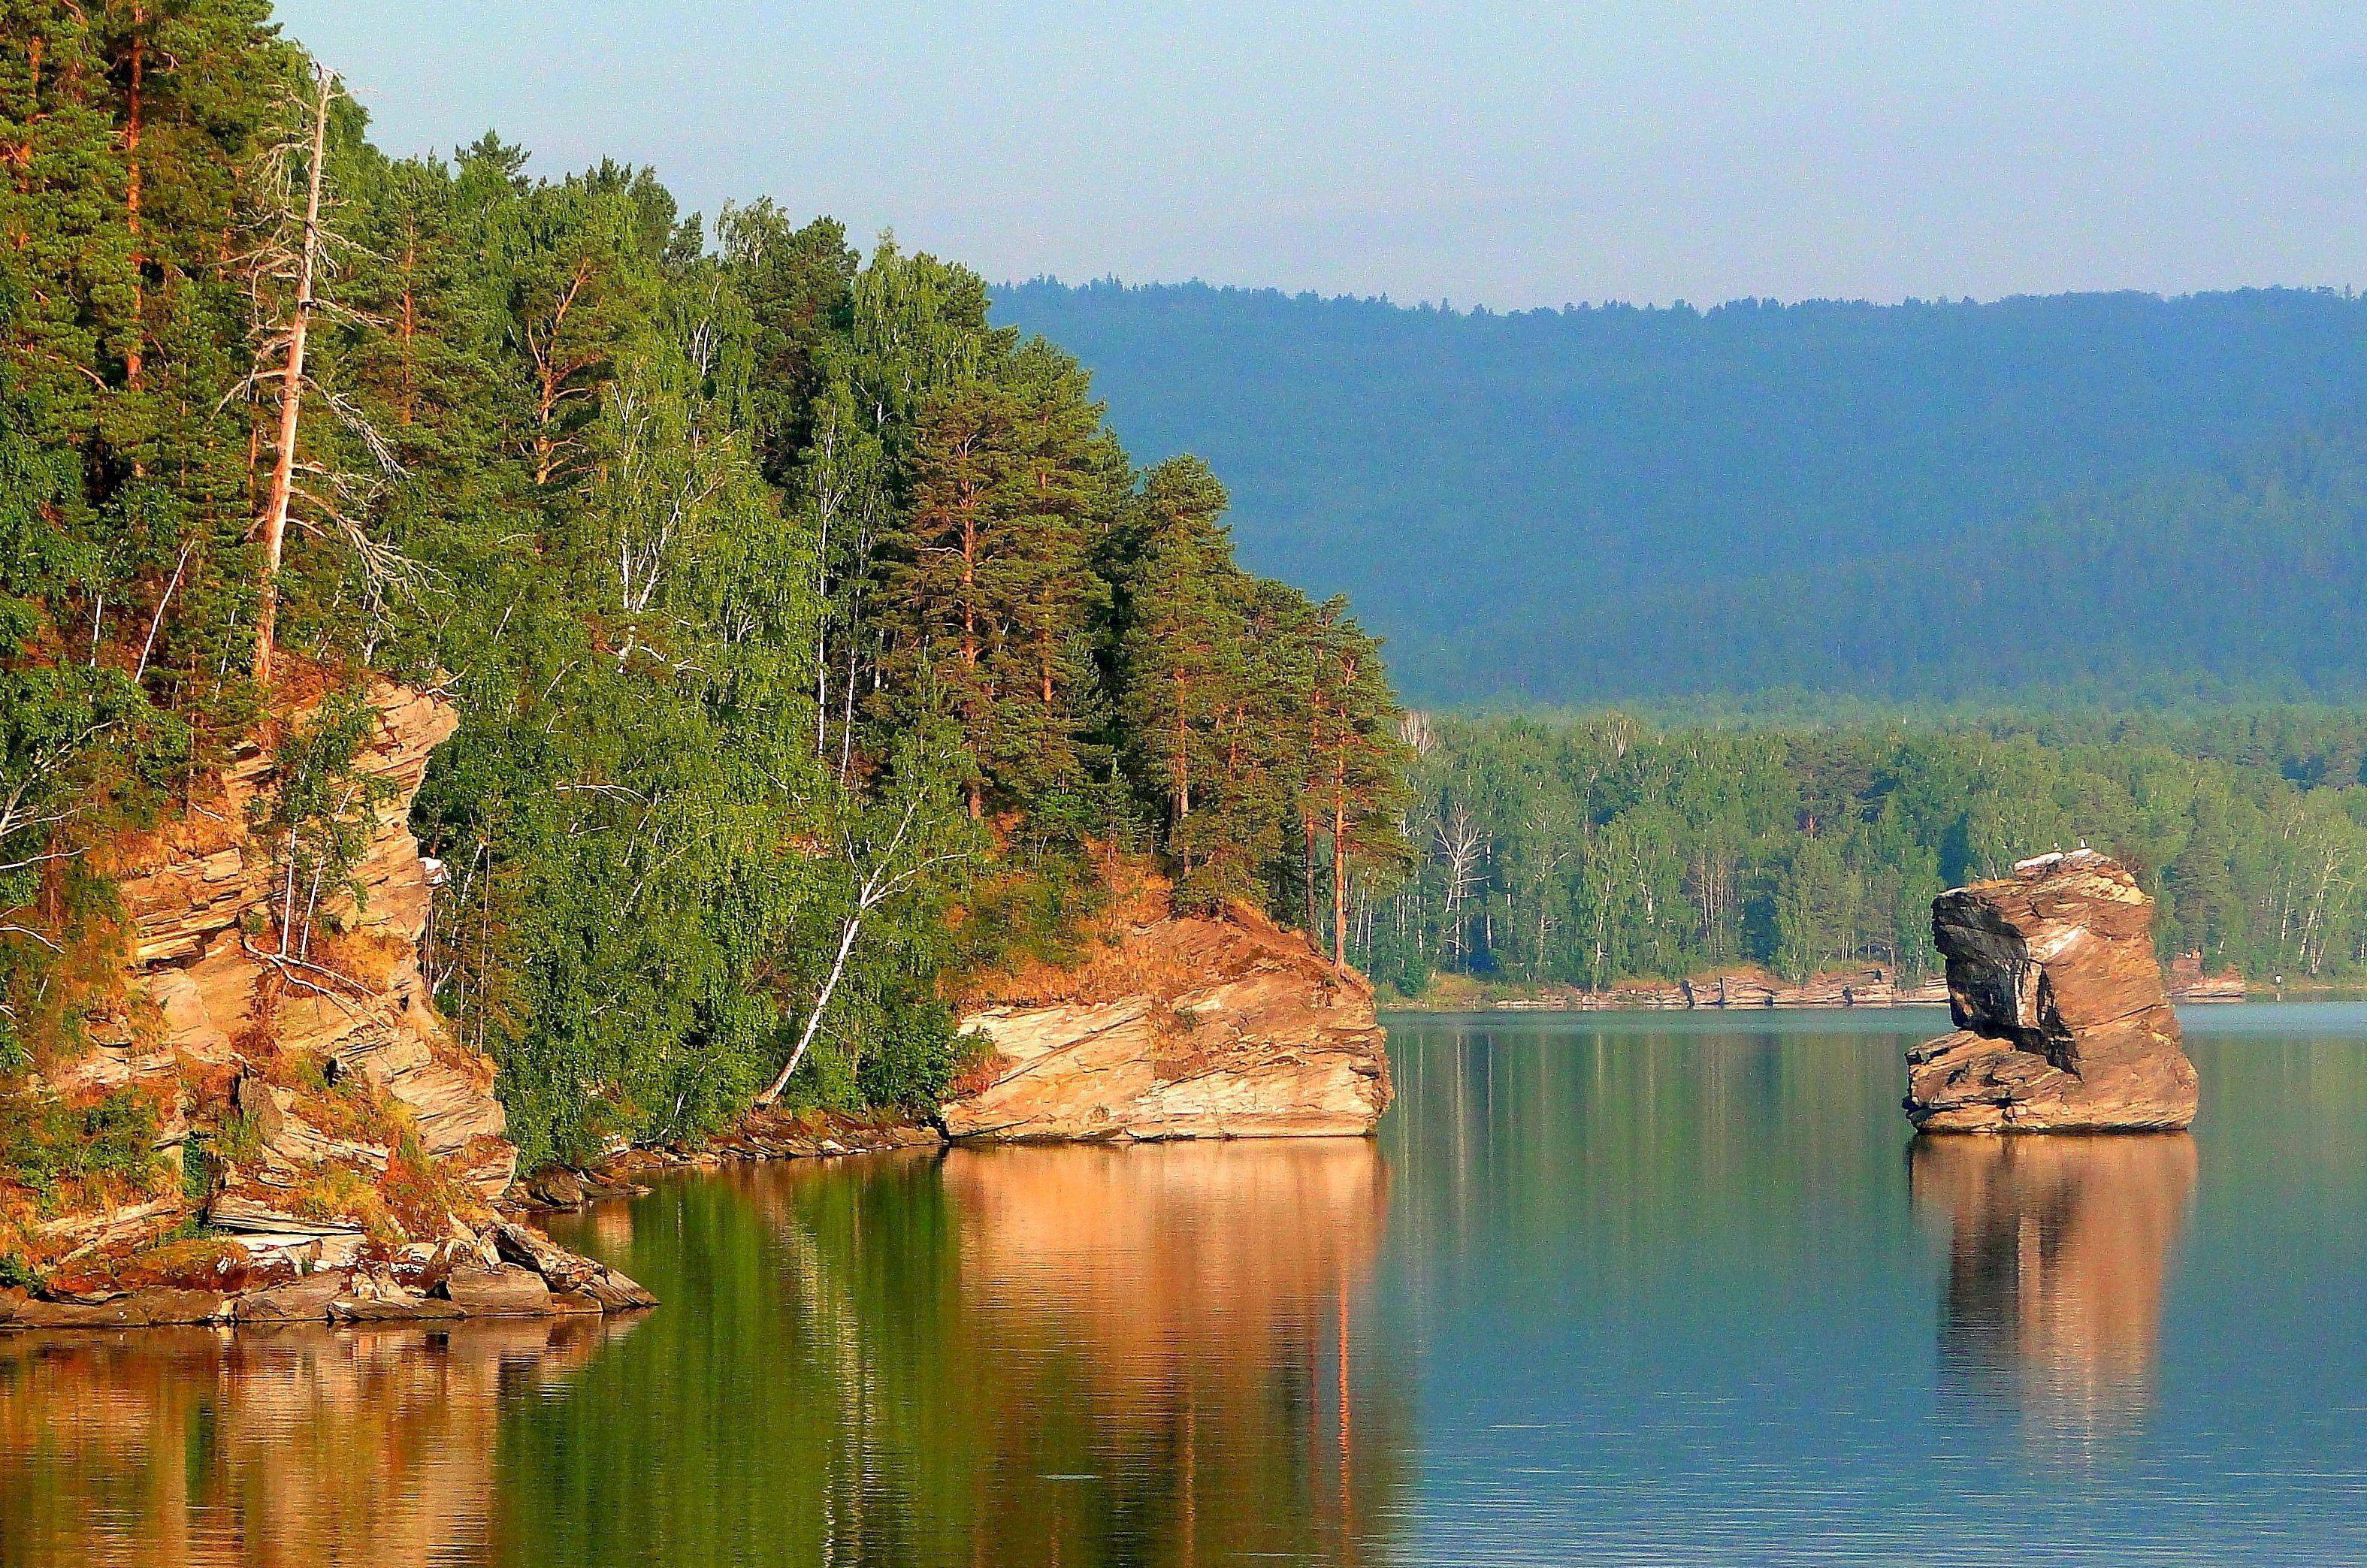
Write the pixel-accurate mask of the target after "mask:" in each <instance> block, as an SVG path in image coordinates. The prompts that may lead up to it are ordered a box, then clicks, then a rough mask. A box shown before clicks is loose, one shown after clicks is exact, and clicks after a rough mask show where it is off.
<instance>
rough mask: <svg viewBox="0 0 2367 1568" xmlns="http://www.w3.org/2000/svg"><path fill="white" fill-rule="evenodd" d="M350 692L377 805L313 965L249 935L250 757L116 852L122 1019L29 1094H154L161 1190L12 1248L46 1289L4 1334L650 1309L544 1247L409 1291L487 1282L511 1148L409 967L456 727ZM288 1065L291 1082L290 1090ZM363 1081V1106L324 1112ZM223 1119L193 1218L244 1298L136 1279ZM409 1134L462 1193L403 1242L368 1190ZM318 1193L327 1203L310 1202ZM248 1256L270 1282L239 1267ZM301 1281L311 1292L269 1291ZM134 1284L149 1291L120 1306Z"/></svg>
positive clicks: (381, 1197)
mask: <svg viewBox="0 0 2367 1568" xmlns="http://www.w3.org/2000/svg"><path fill="white" fill-rule="evenodd" d="M367 698H368V704H369V705H370V707H371V709H372V711H373V713H374V715H375V723H374V724H373V726H372V728H371V730H370V734H369V738H368V740H367V741H366V742H365V743H364V745H363V746H362V748H361V750H360V752H359V754H358V756H357V759H356V762H355V768H356V771H357V773H359V774H362V775H364V776H369V777H375V778H377V779H379V780H380V781H382V782H383V783H384V784H386V785H387V786H388V788H387V789H386V790H385V791H384V792H383V795H384V798H383V800H382V802H381V803H380V804H379V807H377V816H376V817H375V818H373V819H372V820H371V821H370V822H369V824H368V841H367V848H366V850H365V852H364V853H363V855H362V856H361V858H360V860H359V862H358V863H357V865H356V866H355V868H354V872H353V882H354V883H355V885H356V886H357V887H358V889H359V893H358V896H354V895H351V894H341V895H339V896H337V897H334V898H331V899H328V900H325V901H324V905H323V914H324V918H323V920H322V921H321V922H320V924H319V926H318V927H317V928H316V930H317V931H320V932H322V933H323V938H322V941H323V946H322V947H321V948H319V949H317V950H315V951H314V952H313V953H311V957H310V959H309V960H308V961H307V962H306V964H303V965H300V966H293V967H291V966H290V965H289V964H287V963H285V962H284V959H285V958H286V957H287V955H285V954H281V953H278V951H277V947H276V945H274V946H272V947H271V948H270V949H269V950H268V951H265V950H264V949H262V948H261V947H259V946H258V942H259V941H261V942H276V939H270V938H265V939H257V938H255V937H253V936H251V935H250V930H251V919H250V918H251V917H252V916H253V915H254V914H255V911H256V910H257V909H258V908H261V907H262V906H264V905H265V904H266V902H267V901H268V898H269V893H270V888H269V879H270V875H271V870H270V867H269V865H268V864H267V863H266V859H265V857H262V856H259V855H256V854H255V845H254V843H253V842H252V833H251V829H250V827H249V816H250V814H249V807H251V806H253V805H254V804H255V803H256V802H257V801H258V800H259V799H261V798H263V797H264V796H265V795H266V793H267V791H268V790H269V789H270V788H271V787H272V761H271V758H270V755H269V754H268V752H267V751H266V749H265V747H264V746H263V744H262V743H261V741H260V740H259V739H249V740H247V741H246V742H245V743H243V745H242V746H241V747H240V748H239V749H238V750H235V751H233V752H232V755H231V757H230V758H229V760H228V761H226V762H225V763H224V764H223V766H222V767H221V769H220V770H219V771H218V772H217V773H214V774H213V775H211V776H210V777H208V778H205V779H203V780H201V781H200V782H199V783H198V784H197V786H196V787H195V788H194V789H193V790H192V792H191V798H190V800H189V802H188V805H187V809H186V810H184V811H182V812H181V813H180V814H179V815H177V816H176V817H174V818H170V819H168V820H167V821H165V822H164V824H163V825H162V826H160V827H159V828H157V829H155V830H153V832H148V833H144V834H140V835H135V836H130V837H127V838H125V839H123V840H119V841H118V842H116V843H115V844H113V845H111V846H109V852H108V855H107V856H106V858H105V861H104V865H105V869H107V870H108V872H109V874H112V875H113V876H114V877H115V879H116V883H117V886H118V889H119V894H120V897H121V901H122V907H123V911H124V914H125V916H126V917H127V920H128V924H129V934H130V952H129V953H128V955H127V956H128V961H129V962H128V970H127V973H126V975H125V977H124V982H125V983H124V996H123V1003H122V1005H121V1006H120V1007H119V1008H118V1009H116V1010H113V1011H112V1012H111V1013H110V1014H109V1015H108V1016H105V1017H102V1018H100V1019H99V1020H97V1021H96V1024H95V1026H94V1028H93V1030H92V1032H91V1038H92V1044H93V1048H92V1049H91V1050H90V1051H88V1052H87V1053H85V1055H84V1056H82V1057H81V1058H80V1059H79V1060H76V1061H74V1062H71V1063H68V1064H65V1065H64V1066H61V1067H58V1068H56V1069H54V1070H52V1071H51V1072H50V1073H48V1074H47V1075H45V1077H43V1078H42V1079H40V1080H37V1081H36V1083H35V1084H34V1086H33V1091H34V1092H37V1093H58V1094H87V1093H91V1092H94V1091H107V1090H113V1089H119V1088H122V1087H124V1086H134V1087H136V1088H139V1089H144V1090H147V1091H148V1092H149V1093H150V1094H151V1096H152V1098H153V1100H155V1101H156V1103H157V1104H159V1105H160V1106H161V1107H164V1108H165V1111H164V1114H163V1115H162V1116H161V1118H160V1121H161V1128H160V1135H159V1138H158V1140H157V1152H158V1154H159V1156H161V1157H160V1159H159V1161H158V1165H157V1177H156V1180H155V1181H154V1182H153V1184H152V1187H151V1193H150V1195H149V1196H148V1197H147V1198H146V1199H145V1201H133V1202H119V1203H118V1204H116V1205H115V1206H113V1207H111V1208H108V1209H107V1210H105V1211H102V1212H93V1213H68V1214H64V1215H60V1216H56V1217H55V1218H52V1219H51V1220H48V1221H46V1222H44V1223H43V1224H41V1225H40V1227H38V1229H36V1230H34V1231H32V1232H30V1233H29V1235H30V1241H31V1244H32V1253H33V1258H32V1260H33V1262H34V1263H35V1264H36V1265H37V1266H38V1267H40V1268H43V1269H51V1270H52V1271H53V1272H54V1273H55V1274H56V1284H55V1288H50V1287H49V1286H44V1287H43V1288H42V1290H41V1291H39V1292H36V1295H35V1299H31V1300H28V1301H27V1302H25V1303H23V1305H22V1306H21V1307H20V1308H18V1309H17V1310H15V1311H13V1312H11V1313H9V1314H6V1318H5V1321H6V1325H7V1326H9V1327H13V1328H29V1327H81V1326H130V1325H139V1324H145V1323H152V1322H153V1323H184V1322H192V1321H215V1320H219V1319H223V1318H229V1317H233V1316H234V1317H236V1318H238V1319H241V1320H244V1321H272V1320H282V1321H284V1320H288V1319H314V1320H318V1319H322V1318H327V1317H334V1318H338V1319H342V1320H345V1321H362V1320H377V1319H383V1318H442V1317H451V1316H455V1315H458V1314H461V1313H464V1312H468V1311H471V1310H490V1311H501V1312H517V1311H522V1310H529V1308H528V1306H527V1303H532V1302H535V1301H537V1300H539V1301H540V1302H541V1303H543V1307H542V1310H545V1311H553V1310H559V1309H557V1308H555V1307H553V1306H552V1305H551V1304H550V1294H551V1287H557V1288H559V1289H561V1290H564V1291H567V1292H572V1293H573V1294H574V1295H576V1296H579V1297H586V1298H589V1299H592V1300H594V1301H595V1302H597V1303H603V1304H606V1305H610V1306H618V1305H642V1304H647V1303H648V1302H649V1300H650V1297H649V1295H648V1293H647V1292H644V1291H642V1290H641V1289H640V1286H638V1285H636V1284H634V1283H633V1282H632V1281H631V1280H627V1279H626V1278H625V1277H624V1276H622V1275H620V1274H617V1273H616V1272H615V1271H614V1270H611V1269H603V1268H601V1267H600V1266H599V1265H597V1264H595V1263H593V1262H591V1261H590V1260H589V1259H586V1258H577V1257H576V1256H575V1255H574V1254H572V1253H570V1252H568V1251H566V1250H565V1249H564V1248H561V1247H556V1246H554V1245H552V1244H551V1243H549V1240H548V1238H540V1239H539V1241H538V1244H537V1245H535V1246H533V1247H516V1246H515V1244H512V1245H513V1246H514V1249H516V1250H523V1251H526V1252H527V1253H528V1254H529V1256H528V1257H527V1258H524V1259H514V1261H523V1262H525V1263H527V1265H528V1269H530V1270H531V1276H532V1284H531V1286H529V1285H527V1283H526V1282H525V1281H523V1280H517V1279H514V1278H512V1277H511V1276H513V1275H515V1274H518V1273H523V1272H527V1271H528V1269H505V1270H501V1271H500V1272H499V1273H498V1275H497V1276H496V1281H497V1284H498V1288H497V1289H493V1290H491V1291H489V1292H482V1300H481V1302H477V1301H472V1300H471V1299H470V1296H469V1291H470V1287H469V1286H468V1285H464V1286H463V1287H462V1291H461V1293H460V1296H459V1298H457V1299H456V1300H454V1301H447V1300H444V1299H441V1298H437V1297H432V1296H430V1295H428V1294H427V1293H426V1291H425V1285H426V1284H427V1283H429V1282H431V1281H433V1280H440V1279H442V1278H443V1277H444V1276H445V1274H446V1272H447V1270H453V1269H469V1268H474V1269H481V1270H487V1271H491V1270H493V1269H495V1267H496V1265H497V1258H496V1246H495V1241H494V1239H493V1225H494V1224H495V1223H496V1221H495V1217H494V1216H493V1213H492V1212H491V1211H490V1210H489V1209H487V1208H486V1207H485V1206H484V1205H483V1203H482V1202H481V1201H478V1198H479V1197H482V1198H490V1197H493V1196H494V1195H496V1194H498V1193H500V1192H502V1191H503V1190H505V1189H506V1188H507V1187H508V1186H509V1184H510V1182H511V1179H512V1178H513V1176H514V1174H515V1169H516V1164H517V1151H516V1149H515V1146H514V1145H511V1144H510V1143H509V1142H508V1140H507V1139H506V1138H505V1137H504V1130H505V1123H504V1116H503V1111H502V1106H501V1102H500V1101H499V1100H496V1099H495V1098H494V1096H493V1063H492V1062H491V1061H490V1060H488V1059H487V1058H486V1057H484V1056H483V1055H481V1054H479V1053H477V1052H475V1051H472V1050H470V1049H468V1048H467V1047H466V1046H464V1045H462V1044H460V1043H459V1042H458V1041H456V1040H455V1039H453V1038H452V1036H451V1034H450V1033H449V1032H448V1031H447V1030H446V1028H445V1027H444V1023H443V1021H442V1020H441V1019H440V1018H438V1017H437V1016H436V1011H435V1009H434V1007H433V1005H432V1003H431V998H430V997H429V995H428V988H427V985H426V981H425V977H424V976H423V975H422V973H421V970H420V965H419V946H418V944H419V940H420V936H421V933H422V931H424V930H425V925H426V921H427V914H428V900H429V886H428V878H427V874H426V868H425V866H424V865H423V863H422V862H421V860H420V856H419V845H418V842H417V840H414V839H413V837H412V835H411V831H410V829H409V827H408V826H407V825H406V818H407V816H408V813H409V811H410V807H411V802H412V799H413V796H414V795H416V794H417V793H418V790H419V785H420V781H421V779H422V778H423V777H424V776H425V773H426V768H427V759H428V754H429V752H431V751H432V750H434V749H435V748H436V745H437V744H439V743H440V742H441V741H443V740H444V739H446V738H447V737H448V736H449V735H450V734H451V733H452V731H453V729H454V728H455V727H456V725H457V723H458V716H457V715H456V714H455V712H454V710H453V709H452V708H451V706H450V705H447V704H446V703H444V702H442V701H440V700H438V699H436V698H435V697H433V696H430V695H428V694H425V693H421V692H415V691H412V690H409V689H407V688H404V687H402V686H397V685H394V684H391V683H390V682H384V681H378V680H373V681H371V682H370V683H369V685H368V689H367ZM318 705H319V699H318V698H317V697H311V698H306V699H304V700H301V701H296V702H291V703H290V704H289V705H288V706H287V707H286V708H284V709H283V710H282V711H280V712H279V713H278V714H277V722H278V723H279V724H280V725H283V726H290V727H292V726H299V725H301V724H303V723H305V722H307V720H308V719H309V718H310V717H311V715H312V714H313V713H314V712H316V711H317V709H318ZM294 1067H300V1068H301V1069H302V1072H301V1074H300V1075H299V1076H291V1068H294ZM291 1085H299V1086H300V1087H291ZM323 1085H327V1086H332V1087H330V1088H327V1089H324V1088H323ZM356 1085H359V1086H362V1087H363V1088H364V1089H366V1090H367V1091H368V1092H366V1093H363V1094H360V1095H357V1096H351V1097H343V1098H341V1095H342V1090H343V1089H346V1088H349V1087H352V1086H356ZM232 1111H235V1112H236V1114H237V1116H238V1118H239V1120H240V1122H241V1127H242V1136H243V1138H244V1139H245V1140H247V1145H248V1146H247V1147H246V1148H243V1149H242V1151H241V1153H240V1155H239V1157H238V1158H237V1160H236V1161H234V1162H233V1161H227V1160H223V1159H222V1158H221V1147H222V1145H221V1143H220V1142H217V1144H216V1151H215V1158H214V1163H213V1166H212V1169H213V1172H214V1176H215V1181H214V1184H213V1185H214V1190H212V1191H211V1193H210V1195H209V1197H208V1199H207V1201H206V1208H205V1213H204V1216H203V1217H204V1218H205V1219H207V1220H208V1221H210V1223H211V1224H212V1225H213V1226H215V1227H216V1228H217V1229H219V1230H221V1231H224V1232H228V1233H232V1240H231V1242H230V1243H229V1244H226V1245H228V1246H231V1247H233V1248H234V1250H235V1251H236V1252H237V1254H238V1258H239V1259H240V1260H243V1262H240V1264H239V1266H238V1267H237V1268H235V1269H233V1270H232V1272H233V1273H235V1274H236V1276H237V1280H235V1281H232V1280H228V1279H226V1280H225V1287H226V1288H225V1290H224V1291H222V1292H210V1291H188V1290H184V1289H180V1288H178V1286H179V1284H180V1283H181V1282H180V1281H175V1280H149V1279H148V1277H147V1275H146V1274H143V1272H142V1258H144V1257H146V1256H148V1254H147V1253H146V1252H143V1250H142V1249H153V1248H154V1247H155V1245H156V1243H158V1242H159V1241H160V1240H161V1238H163V1237H164V1235H167V1234H169V1233H170V1232H171V1231H172V1230H173V1229H174V1227H176V1225H178V1224H180V1223H181V1222H182V1221H183V1220H184V1219H186V1218H187V1217H188V1213H189V1210H190V1207H191V1205H190V1202H189V1200H188V1199H187V1198H186V1197H185V1196H184V1195H183V1194H182V1182H181V1171H180V1149H181V1144H182V1142H183V1140H184V1138H185V1137H187V1135H188V1134H189V1133H190V1132H191V1131H193V1130H196V1131H201V1132H205V1133H207V1134H210V1135H212V1136H214V1137H215V1138H217V1139H219V1138H220V1135H221V1134H222V1132H223V1130H224V1128H223V1123H224V1121H225V1119H226V1118H227V1117H228V1116H229V1115H230V1113H231V1112H232ZM193 1120H194V1121H196V1122H198V1123H199V1125H198V1126H197V1127H196V1128H194V1129H193V1127H192V1122H193ZM406 1133H408V1134H411V1135H413V1136H415V1138H416V1140H417V1145H418V1149H419V1152H420V1153H421V1154H424V1156H425V1158H426V1159H427V1160H428V1161H429V1162H430V1163H431V1164H432V1165H434V1166H436V1167H437V1168H439V1172H438V1173H439V1174H440V1175H441V1176H443V1177H445V1178H447V1179H451V1180H450V1184H449V1185H448V1186H447V1187H445V1188H443V1189H440V1190H443V1191H446V1192H447V1193H448V1192H451V1191H453V1190H455V1189H458V1190H459V1195H458V1196H454V1197H451V1198H450V1199H448V1201H447V1200H445V1199H438V1200H436V1201H434V1202H433V1203H432V1204H431V1205H430V1208H429V1212H427V1213H425V1214H423V1213H421V1212H420V1210H419V1207H418V1205H417V1202H416V1201H415V1200H414V1201H413V1205H412V1206H411V1207H409V1208H405V1209H402V1213H403V1214H404V1215H405V1216H407V1218H405V1219H403V1220H402V1221H400V1222H398V1221H397V1220H396V1219H395V1218H394V1217H393V1216H394V1214H395V1213H396V1210H397V1207H398V1205H395V1204H393V1203H391V1202H389V1201H387V1195H386V1194H385V1193H384V1192H382V1191H381V1190H380V1184H381V1183H382V1182H383V1181H385V1180H388V1179H391V1177H392V1175H393V1174H396V1173H392V1172H391V1170H390V1167H391V1165H392V1164H393V1163H394V1161H393V1158H392V1156H393V1150H394V1145H396V1143H397V1142H398V1140H399V1139H401V1138H402V1136H403V1135H404V1134H406ZM250 1151H251V1152H250ZM463 1184H465V1185H463ZM470 1188H473V1189H474V1192H475V1194H476V1195H477V1196H470V1194H469V1193H468V1189H470ZM412 1190H413V1191H414V1192H415V1191H416V1190H417V1184H416V1183H415V1181H414V1183H413V1189H412ZM323 1193H332V1194H344V1196H342V1197H336V1198H334V1201H325V1202H324V1201H323ZM373 1205H375V1208H374V1209H373V1207H372V1206H373ZM349 1210H351V1211H352V1212H350V1213H349V1212H348V1211H349ZM406 1225H407V1226H408V1227H410V1228H409V1229H404V1228H402V1227H403V1226H406ZM508 1228H510V1229H515V1230H519V1231H521V1234H524V1232H523V1227H515V1226H511V1227H508ZM390 1230H391V1231H393V1233H394V1234H393V1235H391V1236H390V1235H388V1234H387V1233H388V1232H389V1231H390ZM366 1244H368V1245H373V1246H374V1245H379V1244H384V1245H386V1246H389V1247H399V1248H400V1249H401V1255H402V1258H404V1259H406V1261H405V1262H404V1263H403V1264H402V1267H403V1268H404V1269H408V1270H409V1271H410V1272H408V1273H407V1274H405V1275H404V1278H403V1280H402V1282H397V1281H396V1280H393V1278H392V1277H391V1276H389V1277H387V1278H385V1279H382V1280H381V1279H379V1278H378V1277H377V1276H375V1275H369V1274H365V1273H362V1272H358V1271H357V1270H355V1269H354V1268H353V1265H355V1264H356V1263H357V1260H358V1259H359V1258H360V1257H361V1255H362V1253H363V1251H364V1248H365V1246H366ZM264 1260H267V1266H266V1267H248V1266H247V1265H249V1264H256V1263H260V1262H263V1261H264ZM64 1265H71V1266H72V1268H71V1271H70V1272H69V1271H67V1270H66V1269H64V1268H63V1267H62V1266H64ZM295 1269H306V1270H320V1272H308V1273H307V1275H306V1277H305V1278H303V1279H301V1280H297V1281H296V1282H294V1283H292V1284H289V1283H283V1282H281V1281H284V1280H287V1278H288V1276H289V1274H290V1273H291V1272H292V1271H294V1270H295ZM152 1272H153V1271H152ZM546 1281H547V1283H546ZM232 1283H235V1284H236V1285H237V1288H236V1289H230V1288H228V1287H229V1286H230V1285H231V1284H232ZM135 1284H137V1285H140V1286H141V1287H142V1288H140V1289H138V1290H137V1291H136V1292H129V1293H127V1292H126V1287H127V1286H130V1285H135Z"/></svg>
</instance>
